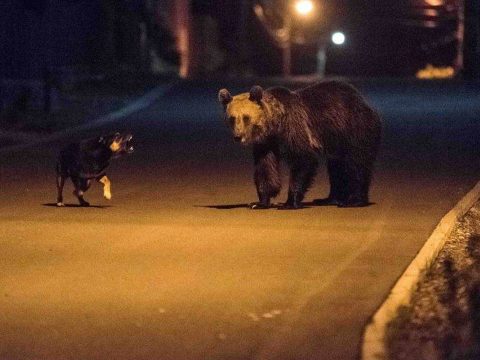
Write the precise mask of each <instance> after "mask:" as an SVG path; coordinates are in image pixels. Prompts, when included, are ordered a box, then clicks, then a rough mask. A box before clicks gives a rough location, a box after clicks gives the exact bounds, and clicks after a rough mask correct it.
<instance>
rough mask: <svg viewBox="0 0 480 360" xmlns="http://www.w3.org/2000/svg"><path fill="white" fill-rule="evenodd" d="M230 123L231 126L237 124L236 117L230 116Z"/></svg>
mask: <svg viewBox="0 0 480 360" xmlns="http://www.w3.org/2000/svg"><path fill="white" fill-rule="evenodd" d="M228 122H229V124H230V125H233V124H235V116H230V117H229V118H228Z"/></svg>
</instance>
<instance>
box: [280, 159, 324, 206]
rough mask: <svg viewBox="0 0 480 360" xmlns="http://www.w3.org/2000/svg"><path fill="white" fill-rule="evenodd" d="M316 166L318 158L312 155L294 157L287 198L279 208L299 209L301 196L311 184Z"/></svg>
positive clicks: (303, 195) (302, 196)
mask: <svg viewBox="0 0 480 360" xmlns="http://www.w3.org/2000/svg"><path fill="white" fill-rule="evenodd" d="M317 167H318V160H317V158H316V157H314V156H311V157H304V158H300V159H296V160H295V161H293V162H292V165H291V169H290V186H289V189H288V199H287V202H286V203H285V204H284V205H283V206H282V207H281V208H280V209H282V210H288V209H300V208H301V207H302V201H303V198H304V197H305V193H306V192H307V191H308V189H309V188H310V186H311V185H312V182H313V179H314V178H315V175H316V173H317Z"/></svg>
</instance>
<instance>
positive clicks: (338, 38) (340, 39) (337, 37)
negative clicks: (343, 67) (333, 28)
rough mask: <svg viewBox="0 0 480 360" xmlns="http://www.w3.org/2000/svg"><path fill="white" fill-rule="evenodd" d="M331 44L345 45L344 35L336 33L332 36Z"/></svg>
mask: <svg viewBox="0 0 480 360" xmlns="http://www.w3.org/2000/svg"><path fill="white" fill-rule="evenodd" d="M332 42H333V43H334V44H335V45H343V44H344V43H345V34H344V33H342V32H340V31H337V32H334V33H333V34H332Z"/></svg>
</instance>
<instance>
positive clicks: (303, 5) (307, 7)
mask: <svg viewBox="0 0 480 360" xmlns="http://www.w3.org/2000/svg"><path fill="white" fill-rule="evenodd" d="M295 10H296V11H297V13H299V14H300V15H304V16H305V15H308V14H310V13H311V12H312V10H313V2H312V1H311V0H298V1H297V2H296V3H295Z"/></svg>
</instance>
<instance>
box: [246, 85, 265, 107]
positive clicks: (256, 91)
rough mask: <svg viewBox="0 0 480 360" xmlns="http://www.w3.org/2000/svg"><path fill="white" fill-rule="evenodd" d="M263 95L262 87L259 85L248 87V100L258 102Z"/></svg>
mask: <svg viewBox="0 0 480 360" xmlns="http://www.w3.org/2000/svg"><path fill="white" fill-rule="evenodd" d="M262 97H263V89H262V87H261V86H258V85H255V86H253V87H252V88H251V89H250V97H249V100H250V101H255V102H257V103H260V102H261V101H262Z"/></svg>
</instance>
